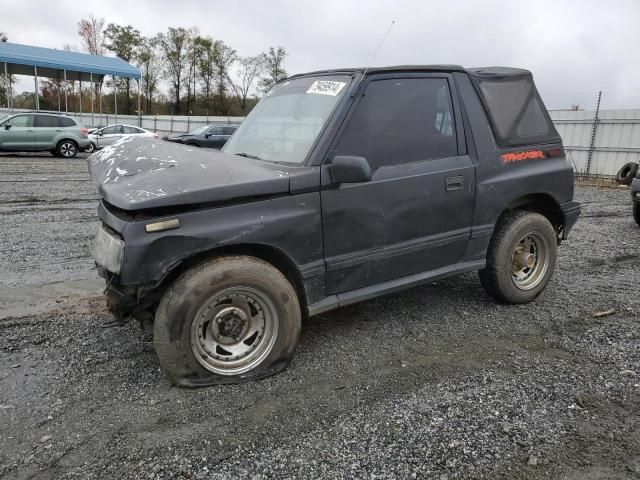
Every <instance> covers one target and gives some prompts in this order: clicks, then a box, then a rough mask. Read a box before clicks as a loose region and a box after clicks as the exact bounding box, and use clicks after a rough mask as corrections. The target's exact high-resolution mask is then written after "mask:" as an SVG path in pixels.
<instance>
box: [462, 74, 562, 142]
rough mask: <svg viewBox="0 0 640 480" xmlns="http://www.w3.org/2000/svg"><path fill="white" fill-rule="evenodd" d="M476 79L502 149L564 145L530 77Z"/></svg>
mask: <svg viewBox="0 0 640 480" xmlns="http://www.w3.org/2000/svg"><path fill="white" fill-rule="evenodd" d="M472 79H473V81H474V84H475V85H476V88H477V90H478V92H479V93H480V97H481V100H482V103H483V104H484V107H485V110H486V111H487V113H488V115H489V119H490V121H491V127H492V129H493V133H494V135H495V138H496V142H497V143H498V145H499V146H501V147H518V146H523V145H531V144H539V143H555V142H559V141H561V140H560V136H559V135H558V132H557V131H556V129H555V127H554V126H553V123H552V122H551V119H550V118H549V114H548V113H547V110H546V108H545V106H544V104H543V103H542V99H541V98H540V95H539V94H538V91H537V90H536V87H535V85H534V83H533V78H532V77H531V75H530V74H525V75H519V76H511V77H509V76H505V77H498V76H496V77H490V78H480V77H472Z"/></svg>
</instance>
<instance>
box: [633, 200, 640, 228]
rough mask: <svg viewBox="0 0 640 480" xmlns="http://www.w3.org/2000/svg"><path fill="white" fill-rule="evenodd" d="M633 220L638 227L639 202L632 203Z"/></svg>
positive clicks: (639, 223)
mask: <svg viewBox="0 0 640 480" xmlns="http://www.w3.org/2000/svg"><path fill="white" fill-rule="evenodd" d="M633 219H634V220H635V221H636V223H637V224H638V226H639V227H640V202H633Z"/></svg>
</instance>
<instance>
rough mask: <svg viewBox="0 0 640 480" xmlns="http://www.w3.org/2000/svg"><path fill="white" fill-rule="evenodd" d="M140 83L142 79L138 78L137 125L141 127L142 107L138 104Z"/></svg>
mask: <svg viewBox="0 0 640 480" xmlns="http://www.w3.org/2000/svg"><path fill="white" fill-rule="evenodd" d="M141 84H142V79H141V78H139V79H138V126H139V127H140V128H142V109H141V104H140V85H141Z"/></svg>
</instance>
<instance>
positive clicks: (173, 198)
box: [88, 137, 289, 210]
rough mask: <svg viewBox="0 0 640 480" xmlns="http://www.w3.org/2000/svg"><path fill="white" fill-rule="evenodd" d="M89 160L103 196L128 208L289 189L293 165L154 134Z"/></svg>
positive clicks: (220, 199) (131, 139) (120, 144)
mask: <svg viewBox="0 0 640 480" xmlns="http://www.w3.org/2000/svg"><path fill="white" fill-rule="evenodd" d="M88 161H89V172H90V174H91V178H92V179H93V181H94V182H95V183H96V186H97V187H98V192H99V193H100V195H101V196H102V198H104V199H105V200H106V201H107V202H109V203H110V204H112V205H115V206H116V207H118V208H121V209H124V210H141V209H146V208H157V207H168V206H177V205H189V204H196V203H211V202H223V201H229V200H234V199H239V198H244V197H257V196H263V195H276V194H283V193H287V192H289V169H288V168H287V167H283V166H282V165H277V164H273V163H269V162H265V161H261V160H252V159H249V158H245V157H240V156H237V155H230V154H227V153H223V152H220V151H217V150H209V149H200V148H197V147H187V146H184V145H181V144H176V143H171V142H165V141H160V140H156V139H154V138H135V137H124V138H123V139H122V140H119V141H118V142H116V143H114V144H113V145H111V146H109V147H106V148H105V149H103V150H100V151H99V152H96V153H94V154H93V155H91V156H90V157H89V160H88Z"/></svg>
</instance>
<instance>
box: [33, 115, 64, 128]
mask: <svg viewBox="0 0 640 480" xmlns="http://www.w3.org/2000/svg"><path fill="white" fill-rule="evenodd" d="M35 126H36V128H58V127H59V124H58V117H54V116H52V115H36V125H35Z"/></svg>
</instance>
